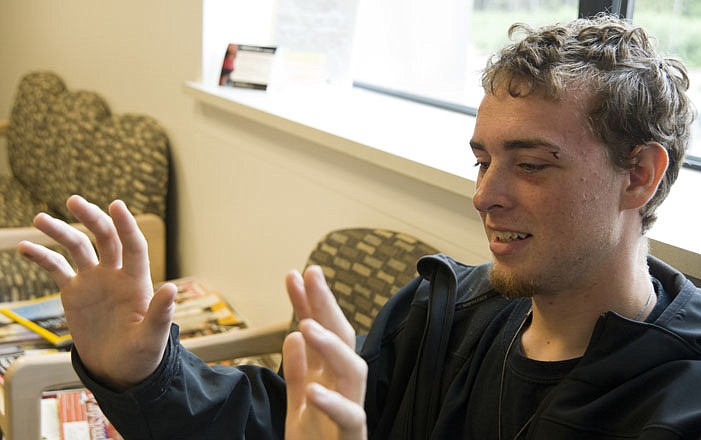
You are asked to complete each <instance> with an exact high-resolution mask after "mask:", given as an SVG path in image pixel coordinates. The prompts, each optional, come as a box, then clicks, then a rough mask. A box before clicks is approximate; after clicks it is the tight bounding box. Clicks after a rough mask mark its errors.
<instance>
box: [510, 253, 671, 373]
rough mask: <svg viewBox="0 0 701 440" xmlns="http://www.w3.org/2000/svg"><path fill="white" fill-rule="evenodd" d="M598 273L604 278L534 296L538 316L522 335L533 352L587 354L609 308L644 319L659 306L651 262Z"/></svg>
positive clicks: (546, 357)
mask: <svg viewBox="0 0 701 440" xmlns="http://www.w3.org/2000/svg"><path fill="white" fill-rule="evenodd" d="M619 263H620V262H619ZM598 279H599V280H603V282H599V283H591V284H589V285H587V286H584V287H583V288H581V289H569V290H567V291H560V292H557V293H544V294H538V295H536V296H534V297H533V298H532V303H533V317H532V320H531V322H530V324H529V325H528V327H527V328H526V329H525V330H524V332H523V335H522V338H521V343H522V346H523V351H524V353H525V354H526V356H527V357H529V358H531V359H536V360H541V361H559V360H566V359H573V358H577V357H581V356H582V355H583V354H584V352H585V351H586V349H587V347H588V345H589V340H590V339H591V335H592V332H593V331H594V326H595V325H596V322H597V320H598V319H599V317H600V316H601V315H602V314H603V313H605V312H608V311H613V312H616V313H618V314H620V315H622V316H624V317H627V318H630V319H637V320H644V319H645V318H646V317H647V316H648V315H649V313H650V311H651V310H652V309H653V308H654V306H655V302H656V299H657V297H656V296H655V294H654V288H653V285H652V282H651V280H650V276H649V274H648V271H647V264H646V262H644V264H640V263H638V264H634V265H631V267H629V268H628V270H617V271H615V273H610V274H609V276H607V277H599V278H598Z"/></svg>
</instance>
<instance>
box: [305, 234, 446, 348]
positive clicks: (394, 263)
mask: <svg viewBox="0 0 701 440" xmlns="http://www.w3.org/2000/svg"><path fill="white" fill-rule="evenodd" d="M436 253H438V250H437V249H435V248H434V247H432V246H430V245H428V244H426V243H424V242H423V241H421V240H419V239H417V238H416V237H413V236H411V235H409V234H404V233H400V232H395V231H389V230H386V229H370V228H351V229H340V230H336V231H332V232H330V233H329V234H327V235H326V236H325V237H324V238H323V239H322V240H321V241H319V243H318V244H317V246H316V248H315V249H314V250H313V251H312V253H311V255H310V256H309V259H308V261H307V265H312V264H315V265H319V266H321V268H322V270H323V271H324V275H325V276H326V280H327V282H328V284H329V287H330V288H331V290H332V291H333V292H334V294H335V295H336V298H337V300H338V303H339V305H340V306H341V309H342V310H343V312H344V313H345V315H346V318H347V319H348V320H349V321H350V323H351V324H352V325H353V327H354V328H355V331H356V333H357V334H366V333H367V332H368V330H369V329H370V326H371V324H372V321H373V320H374V319H375V316H376V315H377V312H379V310H380V308H382V306H383V305H384V304H385V302H387V300H388V299H389V297H390V296H392V295H393V294H394V293H396V291H397V290H399V288H401V287H402V286H404V285H405V284H407V283H408V282H409V281H411V280H412V279H413V278H414V277H416V276H417V272H416V262H417V260H418V259H419V258H421V257H422V256H424V255H431V254H436Z"/></svg>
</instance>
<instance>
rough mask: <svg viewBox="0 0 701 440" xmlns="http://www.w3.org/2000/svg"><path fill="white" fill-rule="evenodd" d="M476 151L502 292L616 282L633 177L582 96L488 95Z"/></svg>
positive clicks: (481, 203) (481, 204) (478, 198)
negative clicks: (589, 121) (623, 204)
mask: <svg viewBox="0 0 701 440" xmlns="http://www.w3.org/2000/svg"><path fill="white" fill-rule="evenodd" d="M470 144H471V146H472V150H473V152H474V154H475V157H476V159H477V164H478V166H479V167H480V170H479V176H478V178H477V185H476V187H477V189H476V192H475V195H474V199H473V203H474V205H475V207H476V208H477V210H478V211H479V212H480V215H481V217H482V222H483V224H484V229H485V232H486V234H487V238H488V240H489V247H490V250H491V252H492V255H493V263H494V264H493V268H492V281H493V283H494V285H495V287H496V288H497V289H498V290H500V291H502V293H504V294H506V295H512V296H531V295H533V294H541V293H542V294H547V293H557V292H563V291H565V290H568V289H582V288H584V289H586V288H588V287H592V286H594V285H595V284H596V283H597V282H600V281H602V280H603V279H605V277H607V276H609V277H610V276H611V274H610V272H609V270H610V269H611V264H615V263H616V261H617V256H618V257H620V254H618V253H617V252H616V249H617V247H620V246H621V235H622V232H623V231H622V229H623V221H622V220H623V219H622V212H621V209H620V203H619V202H620V197H621V195H622V190H623V188H624V185H625V174H624V173H620V172H616V171H614V169H613V167H612V165H610V163H609V161H608V159H607V157H606V153H605V150H604V145H603V144H602V143H601V142H600V141H598V140H597V139H595V138H594V136H592V134H591V133H590V132H589V130H588V129H587V127H586V125H585V123H584V116H583V114H582V113H581V111H580V105H579V104H578V103H577V101H576V100H575V99H574V98H573V97H572V96H568V95H566V96H565V97H564V98H563V99H562V100H561V101H557V102H555V101H552V100H547V99H545V98H544V97H543V96H542V95H541V94H539V93H534V94H531V95H530V96H528V97H521V98H513V97H511V96H509V95H508V94H507V93H498V94H496V95H494V94H487V95H486V97H485V98H484V100H483V101H482V103H481V105H480V108H479V111H478V114H477V122H476V126H475V132H474V135H473V138H472V140H471V142H470Z"/></svg>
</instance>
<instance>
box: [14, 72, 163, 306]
mask: <svg viewBox="0 0 701 440" xmlns="http://www.w3.org/2000/svg"><path fill="white" fill-rule="evenodd" d="M3 132H4V134H5V136H6V138H7V153H8V159H9V165H10V169H11V175H8V176H0V301H16V300H21V299H27V298H31V297H36V296H42V295H45V294H48V293H52V292H55V291H56V286H55V284H54V283H53V281H51V280H50V278H49V277H48V276H47V274H46V273H44V271H42V270H40V269H39V268H36V267H34V266H33V265H31V264H29V263H27V262H26V261H23V259H22V258H21V257H20V256H19V255H18V254H17V253H16V252H15V247H16V245H17V243H18V242H19V241H20V240H21V239H25V238H27V239H34V240H37V239H39V240H40V241H41V239H40V238H39V237H38V236H37V234H35V233H34V232H35V231H34V229H33V228H31V223H32V218H33V217H34V215H36V214H37V213H38V212H40V211H44V212H48V213H50V214H52V215H53V216H56V217H59V218H62V219H64V220H66V221H69V222H71V221H74V220H75V219H74V218H72V217H71V215H70V213H69V212H68V211H67V209H66V207H65V201H66V199H67V198H68V197H69V196H70V195H71V194H81V195H83V196H84V197H86V198H87V199H88V200H90V201H92V202H94V203H97V204H98V205H99V206H101V207H102V208H103V209H104V208H106V207H107V205H108V204H109V203H110V202H111V201H112V200H114V199H116V198H120V199H122V200H124V201H125V202H126V203H127V205H128V206H129V208H130V209H131V210H132V212H134V213H135V214H136V215H137V217H138V219H139V221H140V223H141V225H142V227H143V228H144V229H145V230H146V231H145V233H146V235H147V239H148V240H149V245H150V248H152V249H151V257H152V266H153V267H152V269H153V272H154V278H155V279H154V281H160V280H162V279H163V277H164V265H165V263H164V258H165V233H164V226H163V225H164V223H163V220H164V218H165V212H166V197H167V188H168V175H169V174H168V173H169V146H168V138H167V136H166V134H165V132H164V130H163V129H162V128H161V127H160V126H159V124H158V123H157V122H156V121H155V120H153V119H152V118H150V117H148V116H144V115H135V114H123V115H115V114H112V113H111V112H110V109H109V107H108V105H107V103H106V102H105V101H104V100H103V99H102V98H101V97H100V96H99V95H98V94H97V93H94V92H91V91H85V90H75V91H74V90H69V89H68V88H67V87H66V84H65V83H64V81H63V80H62V79H61V78H60V77H59V76H57V75H56V74H54V73H51V72H32V73H29V74H27V75H26V76H24V77H23V78H22V79H21V81H20V83H19V86H18V89H17V93H16V97H15V101H14V104H13V107H12V110H11V114H10V119H9V121H7V122H4V123H0V134H3ZM57 250H59V249H57Z"/></svg>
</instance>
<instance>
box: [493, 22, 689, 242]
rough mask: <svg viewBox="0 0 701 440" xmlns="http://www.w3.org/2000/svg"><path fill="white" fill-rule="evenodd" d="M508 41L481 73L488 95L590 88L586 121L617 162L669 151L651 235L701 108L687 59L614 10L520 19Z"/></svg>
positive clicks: (647, 210) (645, 225) (647, 223)
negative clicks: (563, 18)
mask: <svg viewBox="0 0 701 440" xmlns="http://www.w3.org/2000/svg"><path fill="white" fill-rule="evenodd" d="M517 34H523V36H522V37H521V39H517V38H516V35H517ZM509 38H511V39H512V41H514V42H513V43H512V44H510V45H508V46H506V47H504V48H503V49H502V50H501V51H500V52H498V53H497V54H495V55H494V56H493V57H492V58H491V59H490V60H489V61H488V63H487V67H486V68H485V70H484V72H483V74H482V87H483V88H484V90H485V92H488V93H494V92H495V91H496V90H497V89H501V88H503V89H505V90H508V92H509V93H510V94H511V95H512V96H514V97H517V96H523V95H528V94H530V93H533V92H534V91H536V90H538V91H542V92H543V93H544V94H545V96H546V97H548V98H552V99H555V100H557V99H560V98H561V97H562V96H563V93H564V92H565V91H566V90H568V88H574V87H576V88H577V89H581V88H582V87H583V88H584V90H585V91H586V103H587V104H586V105H587V107H588V108H586V109H584V114H586V118H587V124H588V126H589V129H590V130H591V131H592V133H593V134H594V135H595V136H596V137H597V138H599V139H600V140H601V141H602V142H603V143H604V145H606V148H607V154H608V157H609V159H610V161H611V163H612V164H613V166H614V167H617V168H619V169H630V168H631V167H632V166H633V161H634V160H635V158H634V157H632V156H633V155H632V154H631V152H632V151H633V149H634V148H635V147H636V146H638V145H642V144H645V143H648V142H658V143H659V144H661V145H662V146H663V147H664V148H665V149H666V150H667V154H668V155H669V166H668V168H667V171H666V172H665V175H664V176H663V178H662V181H661V182H660V185H659V187H658V189H657V192H656V193H655V195H654V196H653V197H652V198H651V199H650V201H649V202H648V203H647V204H646V205H645V206H643V207H642V208H641V209H640V215H641V216H642V232H643V233H645V232H646V231H647V230H648V229H649V228H650V227H651V226H652V224H653V223H654V222H655V220H656V215H655V210H656V209H657V207H658V206H659V205H660V204H661V203H662V201H663V200H664V199H665V198H666V197H667V195H668V194H669V190H670V188H671V186H672V184H673V183H674V181H675V180H676V179H677V176H678V175H679V169H680V167H681V164H682V162H683V158H684V154H685V151H686V149H687V145H688V143H689V136H690V133H691V125H692V123H693V120H694V117H695V110H694V107H693V104H692V103H691V100H690V99H689V97H688V96H687V94H686V91H687V90H688V88H689V77H688V74H687V70H686V67H685V66H684V64H683V63H682V62H681V61H679V60H677V59H674V58H668V57H664V56H662V55H660V54H659V53H658V52H657V49H656V47H655V45H654V44H653V40H652V38H651V37H650V36H649V35H648V34H647V33H646V31H645V30H644V29H642V28H641V27H638V26H634V25H633V24H631V23H630V22H628V21H626V20H623V19H619V18H616V17H613V16H611V15H604V14H601V15H598V16H596V17H594V18H590V19H577V20H573V21H571V22H569V23H566V24H557V25H553V26H546V27H542V28H539V29H533V28H531V27H529V26H528V25H525V24H521V23H517V24H514V25H512V26H511V28H510V29H509ZM524 86H525V87H524Z"/></svg>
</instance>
